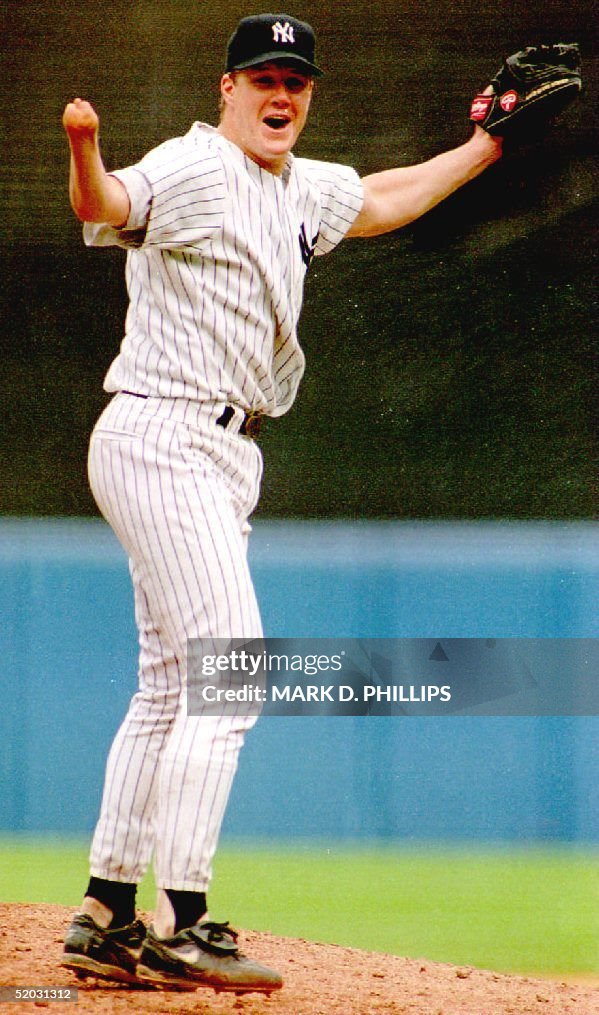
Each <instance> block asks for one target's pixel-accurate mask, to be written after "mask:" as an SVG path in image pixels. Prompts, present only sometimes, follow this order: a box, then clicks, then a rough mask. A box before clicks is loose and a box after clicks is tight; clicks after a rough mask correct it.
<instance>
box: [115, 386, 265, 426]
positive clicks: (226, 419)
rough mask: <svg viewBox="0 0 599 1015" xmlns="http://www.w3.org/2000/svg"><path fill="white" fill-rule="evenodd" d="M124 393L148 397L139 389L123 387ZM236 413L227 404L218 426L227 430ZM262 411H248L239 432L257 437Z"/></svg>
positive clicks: (135, 396) (137, 396) (217, 422)
mask: <svg viewBox="0 0 599 1015" xmlns="http://www.w3.org/2000/svg"><path fill="white" fill-rule="evenodd" d="M123 395H133V397H134V398H148V397H149V396H148V395H140V393H139V391H126V390H125V389H123ZM234 415H235V409H234V408H233V406H232V405H225V408H224V409H223V412H222V414H221V415H220V416H219V417H218V419H217V421H216V425H217V426H222V428H223V430H226V429H227V427H228V425H229V423H230V422H231V420H232V419H233V416H234ZM262 415H263V414H262V413H261V412H255V411H253V410H252V411H250V412H246V414H245V416H244V417H243V422H242V424H241V426H240V427H239V433H240V434H241V435H242V436H243V437H257V436H258V434H259V433H260V427H261V426H262Z"/></svg>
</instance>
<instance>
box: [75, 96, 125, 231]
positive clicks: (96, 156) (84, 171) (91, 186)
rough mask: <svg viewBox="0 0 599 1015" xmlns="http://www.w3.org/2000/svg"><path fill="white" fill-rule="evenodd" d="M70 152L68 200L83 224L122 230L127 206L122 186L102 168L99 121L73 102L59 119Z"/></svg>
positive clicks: (80, 101) (92, 111) (90, 108)
mask: <svg viewBox="0 0 599 1015" xmlns="http://www.w3.org/2000/svg"><path fill="white" fill-rule="evenodd" d="M62 123H63V126H64V129H65V130H66V132H67V137H68V139H69V145H70V149H71V166H70V174H69V197H70V200H71V205H72V208H73V211H74V212H75V214H76V215H77V217H78V218H79V219H81V221H82V222H106V223H108V224H109V225H111V226H115V227H117V228H122V227H123V226H125V224H126V222H127V219H128V218H129V211H130V202H129V195H128V194H127V191H126V189H125V186H124V185H123V184H122V183H121V181H120V180H118V179H117V178H116V177H115V176H109V174H108V173H107V172H106V169H105V168H104V163H103V162H102V156H101V154H100V145H99V141H98V133H99V127H100V121H99V119H98V114H97V113H96V111H95V109H94V108H93V106H92V105H91V104H90V103H89V102H86V101H85V100H84V99H74V100H73V102H69V103H68V105H67V106H66V108H65V111H64V113H63V117H62Z"/></svg>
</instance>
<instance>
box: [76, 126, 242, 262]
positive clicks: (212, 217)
mask: <svg viewBox="0 0 599 1015" xmlns="http://www.w3.org/2000/svg"><path fill="white" fill-rule="evenodd" d="M111 175H113V176H115V177H116V178H117V179H118V180H120V181H121V182H122V183H123V184H124V186H125V188H126V189H127V193H128V195H129V201H130V205H131V208H130V214H129V218H128V220H127V222H126V224H125V226H124V227H123V228H122V229H114V228H113V227H112V226H108V225H106V224H102V223H86V225H85V227H84V239H85V242H86V244H87V245H88V246H113V245H114V246H120V247H125V248H127V249H136V248H137V249H138V248H141V247H150V246H157V247H165V248H169V249H177V248H201V247H202V245H203V244H204V243H205V242H206V241H207V240H209V239H210V238H211V237H212V236H213V235H214V234H215V232H217V231H218V229H219V228H220V227H221V226H222V222H223V216H224V209H225V201H226V189H225V177H224V169H223V166H222V160H221V159H220V157H219V155H218V153H217V152H213V151H212V150H211V149H210V146H209V145H206V144H196V143H194V141H193V139H190V137H189V135H186V136H185V137H182V138H174V139H173V140H171V141H166V142H165V143H164V144H162V145H159V147H158V148H155V149H153V151H151V152H149V153H148V154H147V155H146V156H144V158H143V159H141V161H140V162H138V163H137V164H136V165H134V166H129V167H128V168H126V169H121V170H117V171H115V172H114V173H112V174H111Z"/></svg>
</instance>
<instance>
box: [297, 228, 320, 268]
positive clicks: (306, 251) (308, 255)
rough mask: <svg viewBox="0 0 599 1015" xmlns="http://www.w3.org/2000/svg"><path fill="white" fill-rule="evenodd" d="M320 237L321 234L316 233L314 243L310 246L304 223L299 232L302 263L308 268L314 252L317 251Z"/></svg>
mask: <svg viewBox="0 0 599 1015" xmlns="http://www.w3.org/2000/svg"><path fill="white" fill-rule="evenodd" d="M319 235H320V234H319V233H316V236H315V237H314V239H313V240H312V243H311V244H310V243H309V242H308V237H307V236H306V227H305V225H304V223H303V222H302V224H301V228H300V231H299V245H300V250H301V253H302V261H303V262H304V264H305V265H306V268H309V267H310V261H311V260H312V258H313V257H314V251H315V250H316V244H317V242H318V237H319Z"/></svg>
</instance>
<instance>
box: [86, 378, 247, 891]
mask: <svg viewBox="0 0 599 1015" xmlns="http://www.w3.org/2000/svg"><path fill="white" fill-rule="evenodd" d="M223 409H224V404H223V403H216V402H214V403H192V402H188V401H187V400H184V399H161V398H147V399H143V398H139V397H136V396H134V395H127V394H118V395H116V396H115V397H114V398H113V400H112V401H111V403H110V404H109V405H108V407H107V408H106V409H105V411H104V413H103V414H102V416H101V417H100V419H99V420H98V423H97V424H96V427H95V429H94V432H93V434H92V438H91V443H90V452H89V462H88V465H89V479H90V485H91V488H92V492H93V494H94V497H95V499H96V501H97V504H98V506H99V508H100V510H101V511H102V514H103V515H104V517H105V518H106V520H107V521H108V522H109V523H110V525H111V526H112V528H113V529H114V531H115V533H116V535H117V536H118V538H119V540H120V542H121V543H122V545H123V547H124V549H125V551H126V553H127V555H128V557H129V567H130V572H131V577H132V581H133V588H134V596H135V615H136V623H137V627H138V631H139V673H138V676H139V690H138V691H137V693H136V694H135V695H134V697H133V699H132V701H131V704H130V707H129V710H128V713H127V715H126V718H125V720H124V722H123V724H122V725H121V727H120V729H119V731H118V733H117V735H116V738H115V740H114V742H113V745H112V748H111V750H110V753H109V756H108V762H107V768H106V778H105V785H104V793H103V798H102V806H101V812H100V817H99V821H98V824H97V826H96V830H95V834H94V837H93V842H92V848H91V857H90V866H91V873H92V874H93V875H94V876H96V877H101V878H107V879H109V880H113V881H123V882H135V883H136V882H138V881H139V880H140V879H141V877H142V876H143V874H144V872H145V870H146V868H147V866H148V864H149V862H150V860H151V859H152V858H153V860H154V868H155V876H156V883H157V885H158V887H160V888H174V889H179V890H184V891H205V890H206V889H207V887H208V885H209V882H210V877H211V865H212V857H213V855H214V852H215V850H216V845H217V841H218V836H219V832H220V828H221V823H222V819H223V816H224V812H225V807H226V804H227V800H228V797H229V792H230V789H231V785H232V782H233V777H234V774H235V771H236V768H237V760H238V755H239V751H240V748H241V746H242V744H243V740H244V736H245V732H246V730H248V729H249V728H250V727H251V726H252V725H253V724H254V722H255V717H251V716H244V715H236V716H235V715H233V716H231V715H229V716H222V717H218V716H187V714H186V696H185V682H186V645H187V639H188V638H204V637H206V638H209V637H216V638H232V637H233V638H256V637H261V635H262V625H261V620H260V613H259V610H258V605H257V602H256V597H255V593H254V588H253V584H252V580H251V577H250V573H249V568H248V564H247V537H248V533H249V531H250V526H249V524H248V517H249V515H250V514H251V512H252V510H253V509H254V507H255V505H256V502H257V500H258V495H259V487H260V479H261V474H262V456H261V453H260V450H259V448H258V447H257V446H256V445H255V444H254V443H253V441H251V440H249V439H248V438H246V437H242V436H240V435H239V434H238V433H237V432H236V431H237V430H238V429H239V425H240V424H241V420H242V415H243V414H242V413H241V411H240V410H237V409H236V410H235V417H234V419H233V420H232V421H231V423H230V424H229V427H227V429H226V430H224V429H223V428H222V427H220V426H218V425H217V424H216V420H217V419H218V418H219V416H220V415H221V413H222V411H223Z"/></svg>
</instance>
